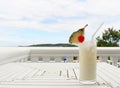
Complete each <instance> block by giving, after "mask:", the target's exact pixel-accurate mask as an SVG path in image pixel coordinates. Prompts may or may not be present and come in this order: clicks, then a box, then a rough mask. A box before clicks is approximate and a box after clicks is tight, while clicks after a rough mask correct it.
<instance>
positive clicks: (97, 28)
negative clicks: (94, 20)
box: [92, 23, 104, 40]
mask: <svg viewBox="0 0 120 88" xmlns="http://www.w3.org/2000/svg"><path fill="white" fill-rule="evenodd" d="M103 24H104V23H102V24H101V25H100V26H99V27H98V28H97V30H96V31H95V33H94V34H93V35H92V40H93V38H94V36H95V34H96V33H97V32H98V31H99V30H100V28H101V27H102V25H103Z"/></svg>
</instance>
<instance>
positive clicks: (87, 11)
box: [0, 0, 120, 38]
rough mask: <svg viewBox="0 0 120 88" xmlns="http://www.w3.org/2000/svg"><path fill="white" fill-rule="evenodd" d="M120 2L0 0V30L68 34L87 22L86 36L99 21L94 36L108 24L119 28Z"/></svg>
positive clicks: (116, 0) (105, 0)
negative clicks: (97, 30)
mask: <svg viewBox="0 0 120 88" xmlns="http://www.w3.org/2000/svg"><path fill="white" fill-rule="evenodd" d="M119 3H120V0H69V1H67V0H64V1H63V0H0V30H3V29H4V30H7V31H8V32H9V31H11V30H13V29H14V30H21V29H22V30H31V29H32V30H40V31H46V32H57V33H59V32H61V33H69V34H70V33H72V32H73V31H76V30H77V29H79V28H81V27H83V26H84V25H85V24H86V23H88V24H89V26H88V28H87V29H86V35H87V37H88V38H89V36H92V34H93V33H94V31H95V30H96V29H97V27H98V26H99V25H100V24H101V23H102V22H104V25H103V27H102V28H101V30H100V31H99V33H97V35H100V34H101V33H102V31H104V29H106V28H108V27H111V26H114V27H115V28H116V29H119V27H120V25H119V23H120V21H119V19H120V11H119V8H120V5H119ZM4 33H5V32H4ZM1 36H2V35H1ZM4 36H5V34H4ZM6 36H7V35H6ZM18 36H19V34H18Z"/></svg>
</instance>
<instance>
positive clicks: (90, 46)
mask: <svg viewBox="0 0 120 88" xmlns="http://www.w3.org/2000/svg"><path fill="white" fill-rule="evenodd" d="M79 59H80V62H79V63H80V78H79V79H80V83H82V84H94V83H96V44H95V42H94V41H92V40H91V41H85V42H83V43H80V46H79Z"/></svg>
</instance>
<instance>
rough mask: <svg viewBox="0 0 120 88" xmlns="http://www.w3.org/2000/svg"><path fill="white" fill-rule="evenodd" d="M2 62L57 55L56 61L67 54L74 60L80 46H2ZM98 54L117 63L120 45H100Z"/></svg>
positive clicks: (35, 59) (48, 57)
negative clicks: (102, 46)
mask: <svg viewBox="0 0 120 88" xmlns="http://www.w3.org/2000/svg"><path fill="white" fill-rule="evenodd" d="M0 50H1V51H0V64H4V63H8V62H13V61H20V60H21V61H23V62H24V61H27V60H28V59H29V60H31V61H34V62H36V61H39V60H40V58H41V57H42V58H43V61H49V60H50V58H53V57H55V60H56V61H61V57H63V56H66V57H67V58H68V61H73V56H79V51H78V50H79V49H78V47H0ZM97 55H98V56H100V58H101V61H107V57H108V56H110V57H111V59H112V60H111V61H112V63H113V64H114V65H117V62H118V60H119V59H120V47H104V48H101V47H98V48H97Z"/></svg>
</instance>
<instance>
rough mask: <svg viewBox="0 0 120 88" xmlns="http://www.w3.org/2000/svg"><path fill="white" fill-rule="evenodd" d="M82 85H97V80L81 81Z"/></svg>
mask: <svg viewBox="0 0 120 88" xmlns="http://www.w3.org/2000/svg"><path fill="white" fill-rule="evenodd" d="M80 83H81V84H88V85H90V84H95V83H96V80H80Z"/></svg>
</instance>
